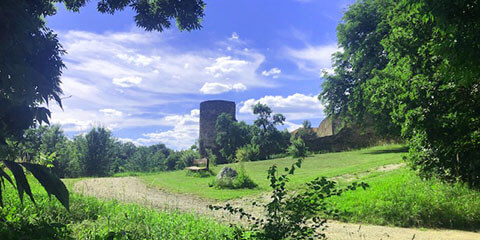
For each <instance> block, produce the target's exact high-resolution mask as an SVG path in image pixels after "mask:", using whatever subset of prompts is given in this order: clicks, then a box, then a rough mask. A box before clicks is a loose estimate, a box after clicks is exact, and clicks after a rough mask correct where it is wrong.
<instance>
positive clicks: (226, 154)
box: [215, 113, 253, 163]
mask: <svg viewBox="0 0 480 240" xmlns="http://www.w3.org/2000/svg"><path fill="white" fill-rule="evenodd" d="M215 127H216V130H217V139H216V142H217V145H218V146H219V148H220V154H221V156H222V157H223V158H224V159H225V160H226V161H225V162H229V163H231V162H233V161H234V158H235V152H236V151H237V149H238V148H240V147H242V146H245V145H246V144H248V143H250V141H251V139H252V134H253V129H252V127H251V126H249V125H247V124H246V123H245V122H243V121H242V122H237V121H234V120H233V119H232V116H231V115H230V114H227V113H222V114H220V116H218V118H217V123H216V125H215Z"/></svg>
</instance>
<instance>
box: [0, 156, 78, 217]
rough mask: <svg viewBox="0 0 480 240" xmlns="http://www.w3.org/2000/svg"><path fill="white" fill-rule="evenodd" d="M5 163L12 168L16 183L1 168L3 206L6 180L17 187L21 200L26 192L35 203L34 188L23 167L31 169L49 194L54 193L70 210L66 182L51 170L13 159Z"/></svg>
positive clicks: (0, 200) (1, 202) (0, 197)
mask: <svg viewBox="0 0 480 240" xmlns="http://www.w3.org/2000/svg"><path fill="white" fill-rule="evenodd" d="M3 164H4V165H5V166H6V167H7V168H8V169H9V170H10V172H11V173H12V175H13V177H14V179H15V183H16V184H15V185H14V184H13V182H12V180H11V178H10V176H9V175H7V174H6V173H5V172H4V171H3V169H0V173H1V174H0V181H1V184H0V204H1V206H2V207H3V200H2V198H3V194H2V193H3V191H2V190H3V189H2V188H5V182H4V181H5V180H4V179H6V180H7V181H9V182H10V183H11V184H12V186H14V187H15V188H16V189H17V192H18V197H19V199H20V201H21V202H23V194H24V193H26V194H27V195H28V196H29V197H30V199H31V200H32V202H33V203H35V199H34V197H33V194H32V190H31V188H30V184H29V183H28V180H27V177H26V176H25V172H24V171H23V168H22V166H23V167H25V168H26V169H27V170H29V171H30V172H31V173H32V174H33V176H34V177H35V178H36V179H37V180H38V181H39V182H40V184H42V186H43V187H44V189H45V190H46V191H47V193H48V194H49V195H51V194H52V195H54V196H55V197H56V198H57V199H58V200H59V201H60V202H61V203H62V205H63V206H64V207H65V208H66V209H67V210H68V209H69V192H68V190H67V188H66V187H65V184H64V183H63V182H62V181H61V180H60V179H59V178H58V177H57V176H55V175H54V174H52V173H51V172H50V170H49V169H48V168H47V167H45V166H42V165H38V164H32V163H26V162H23V163H20V164H19V163H16V162H13V161H8V160H4V161H3Z"/></svg>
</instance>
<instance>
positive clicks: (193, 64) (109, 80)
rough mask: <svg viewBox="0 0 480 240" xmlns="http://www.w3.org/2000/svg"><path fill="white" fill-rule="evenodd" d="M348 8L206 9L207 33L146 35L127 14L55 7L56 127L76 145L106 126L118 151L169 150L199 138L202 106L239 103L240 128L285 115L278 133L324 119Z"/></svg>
mask: <svg viewBox="0 0 480 240" xmlns="http://www.w3.org/2000/svg"><path fill="white" fill-rule="evenodd" d="M351 2H352V1H346V0H345V1H342V0H340V1H323V0H310V1H309V0H281V1H273V0H268V1H267V0H265V1H258V0H257V1H253V0H229V1H225V0H212V1H208V0H207V1H206V3H207V7H206V11H205V18H204V19H203V28H202V29H201V30H199V31H193V32H186V31H185V32H180V31H178V30H177V29H174V28H172V29H170V30H167V31H164V32H161V33H158V32H145V31H144V30H143V29H140V28H137V27H136V26H135V23H134V20H133V16H134V13H133V12H132V11H131V10H130V9H126V10H125V11H123V12H118V13H116V14H115V15H113V16H112V15H107V14H101V13H99V12H97V11H96V1H90V3H89V4H88V5H87V6H86V7H84V8H82V9H81V10H80V12H79V13H72V12H68V11H66V10H65V9H64V8H63V6H60V5H59V6H58V14H57V15H55V16H52V17H49V18H48V19H47V24H48V26H49V27H50V28H52V29H54V30H55V31H56V32H57V34H58V37H59V39H60V42H61V43H62V45H63V46H64V48H65V50H66V51H67V55H65V56H64V58H63V59H64V62H65V64H66V66H67V69H66V70H65V71H64V73H63V76H62V82H63V83H62V88H63V90H64V93H65V96H64V97H65V98H64V100H63V105H64V110H63V111H62V110H61V109H59V108H58V107H57V106H52V107H51V110H52V122H54V123H58V124H61V125H62V126H63V129H64V130H65V132H66V133H67V134H69V135H70V136H73V135H75V134H79V133H82V132H85V131H87V130H88V129H90V128H91V127H92V126H99V125H101V126H105V127H107V128H109V129H111V130H112V131H113V134H114V136H115V137H118V138H119V139H121V140H122V141H131V142H134V143H136V144H140V145H150V144H155V143H159V142H161V143H165V144H166V145H167V146H169V147H171V148H174V149H184V148H188V147H189V146H191V145H192V144H193V143H194V142H195V140H196V139H197V138H198V120H199V119H198V115H199V110H198V108H199V104H200V102H201V101H204V100H211V99H225V100H231V101H235V103H236V105H237V119H238V120H244V121H246V122H249V123H251V122H252V120H253V119H254V116H253V115H252V113H251V106H252V105H253V104H255V103H257V102H262V103H265V104H268V105H269V106H270V107H271V108H272V109H273V111H274V112H278V113H283V114H284V115H285V116H286V118H287V122H286V124H285V126H284V128H288V129H290V130H293V129H295V128H297V127H298V126H299V124H301V122H302V121H303V120H305V119H308V120H310V121H311V122H312V125H314V126H316V125H318V124H319V123H320V121H321V120H322V119H323V118H324V113H323V106H322V104H321V103H320V102H319V101H318V100H317V97H316V96H317V95H318V93H319V92H320V91H321V88H320V85H321V83H322V79H321V76H322V71H328V69H330V68H331V54H332V53H334V52H335V51H338V48H337V45H336V33H335V28H336V26H337V24H338V23H339V21H340V19H341V17H342V13H343V12H344V11H345V9H346V8H347V7H348V5H349V4H351Z"/></svg>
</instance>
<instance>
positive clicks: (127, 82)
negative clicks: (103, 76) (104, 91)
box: [112, 77, 142, 87]
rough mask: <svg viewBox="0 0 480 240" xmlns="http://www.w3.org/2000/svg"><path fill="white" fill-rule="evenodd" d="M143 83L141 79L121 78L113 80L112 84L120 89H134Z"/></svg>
mask: <svg viewBox="0 0 480 240" xmlns="http://www.w3.org/2000/svg"><path fill="white" fill-rule="evenodd" d="M141 82H142V78H141V77H121V78H114V79H112V83H113V84H115V85H118V86H120V87H132V86H135V85H138V84H140V83H141Z"/></svg>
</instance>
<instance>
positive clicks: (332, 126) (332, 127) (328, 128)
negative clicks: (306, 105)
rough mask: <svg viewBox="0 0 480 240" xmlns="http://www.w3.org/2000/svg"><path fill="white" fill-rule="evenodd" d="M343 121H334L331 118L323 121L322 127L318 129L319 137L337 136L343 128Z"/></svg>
mask: <svg viewBox="0 0 480 240" xmlns="http://www.w3.org/2000/svg"><path fill="white" fill-rule="evenodd" d="M340 125H341V121H340V120H338V119H335V120H332V118H331V117H326V118H325V119H323V121H322V122H321V123H320V126H318V128H317V131H316V132H317V136H318V137H326V136H332V135H335V134H337V133H338V132H339V131H340V129H341V127H340Z"/></svg>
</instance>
